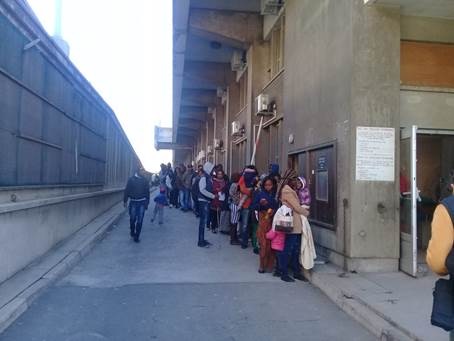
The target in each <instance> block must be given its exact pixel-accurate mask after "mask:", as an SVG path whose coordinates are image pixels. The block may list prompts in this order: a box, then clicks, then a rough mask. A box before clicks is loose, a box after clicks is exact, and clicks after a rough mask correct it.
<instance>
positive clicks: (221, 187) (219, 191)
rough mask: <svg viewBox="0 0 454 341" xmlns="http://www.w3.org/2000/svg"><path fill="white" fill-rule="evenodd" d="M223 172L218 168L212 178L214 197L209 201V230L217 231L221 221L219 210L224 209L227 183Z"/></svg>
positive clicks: (226, 197)
mask: <svg viewBox="0 0 454 341" xmlns="http://www.w3.org/2000/svg"><path fill="white" fill-rule="evenodd" d="M224 175H225V174H224V172H223V171H222V170H218V171H217V172H216V176H215V177H214V178H213V193H214V194H215V195H216V198H215V199H214V200H212V201H211V207H210V223H211V232H213V233H217V229H218V228H219V225H220V222H221V212H222V211H225V210H226V206H227V199H228V183H227V182H226V181H225V178H224Z"/></svg>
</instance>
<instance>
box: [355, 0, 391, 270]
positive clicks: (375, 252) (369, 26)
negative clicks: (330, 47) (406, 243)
mask: <svg viewBox="0 0 454 341" xmlns="http://www.w3.org/2000/svg"><path fill="white" fill-rule="evenodd" d="M352 11H353V13H352V20H353V23H352V24H353V26H352V35H353V60H352V63H353V65H352V78H351V79H352V82H351V85H352V89H351V100H352V102H351V119H350V132H351V135H350V152H351V157H350V169H351V170H355V165H356V164H355V163H356V127H358V126H373V127H391V128H395V135H396V148H395V150H396V165H398V160H399V153H398V150H399V148H398V146H399V144H398V143H399V121H400V117H399V99H400V14H399V9H398V8H392V7H389V8H386V7H368V6H364V5H363V1H362V0H355V6H353V8H352ZM350 176H351V179H350V183H351V189H350V203H349V207H350V209H349V215H350V230H349V231H347V233H348V238H347V252H348V256H349V260H348V268H349V269H355V270H359V271H392V270H397V269H398V260H399V217H398V212H399V211H398V209H399V198H398V185H399V183H398V180H399V177H398V171H397V167H396V170H395V182H369V181H356V179H355V171H352V172H351V173H350ZM380 205H383V206H384V209H379V206H380Z"/></svg>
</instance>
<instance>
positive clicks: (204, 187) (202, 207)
mask: <svg viewBox="0 0 454 341" xmlns="http://www.w3.org/2000/svg"><path fill="white" fill-rule="evenodd" d="M213 169H214V165H213V164H212V163H211V162H206V163H205V164H204V165H203V174H202V175H201V176H200V180H199V184H198V204H199V208H198V209H199V215H200V221H199V240H198V243H197V246H199V247H209V246H210V245H211V244H210V243H209V242H208V241H207V240H205V227H206V225H207V221H208V216H209V214H210V204H211V201H213V200H214V199H216V197H217V194H213V180H212V177H211V174H212V173H213Z"/></svg>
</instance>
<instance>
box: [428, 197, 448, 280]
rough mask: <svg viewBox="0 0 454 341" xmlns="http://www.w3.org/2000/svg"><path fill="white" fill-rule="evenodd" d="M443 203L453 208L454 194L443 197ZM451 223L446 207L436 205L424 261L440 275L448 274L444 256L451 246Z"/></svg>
mask: <svg viewBox="0 0 454 341" xmlns="http://www.w3.org/2000/svg"><path fill="white" fill-rule="evenodd" d="M443 203H444V204H446V205H447V206H448V207H453V208H454V196H450V197H448V198H446V199H444V200H443ZM451 205H452V206H451ZM453 223H454V222H453V221H452V219H451V216H450V215H449V211H448V210H447V209H446V207H445V206H444V205H442V204H440V205H438V206H437V208H436V209H435V212H434V216H433V219H432V237H431V238H430V241H429V246H428V248H427V256H426V261H427V265H428V266H429V267H430V268H431V269H432V271H433V272H435V273H437V274H438V275H440V276H444V275H447V274H448V269H447V268H446V258H447V257H448V255H449V253H450V252H451V250H452V248H453V242H454V227H453Z"/></svg>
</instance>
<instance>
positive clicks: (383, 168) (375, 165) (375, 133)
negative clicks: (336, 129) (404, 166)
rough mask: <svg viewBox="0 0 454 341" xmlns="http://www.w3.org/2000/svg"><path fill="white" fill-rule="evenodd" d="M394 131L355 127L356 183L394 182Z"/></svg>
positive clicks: (381, 128) (390, 129) (392, 129)
mask: <svg viewBox="0 0 454 341" xmlns="http://www.w3.org/2000/svg"><path fill="white" fill-rule="evenodd" d="M394 165H395V130H394V128H383V127H356V181H391V182H392V181H394V180H395V176H394V174H395V173H394Z"/></svg>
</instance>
